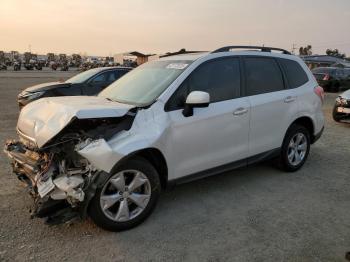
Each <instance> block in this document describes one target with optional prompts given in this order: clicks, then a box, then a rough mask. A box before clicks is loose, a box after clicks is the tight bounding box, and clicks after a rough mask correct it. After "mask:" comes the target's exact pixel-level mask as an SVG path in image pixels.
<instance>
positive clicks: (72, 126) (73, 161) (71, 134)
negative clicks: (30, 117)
mask: <svg viewBox="0 0 350 262" xmlns="http://www.w3.org/2000/svg"><path fill="white" fill-rule="evenodd" d="M134 115H135V113H132V112H129V113H127V114H126V115H124V116H121V117H110V118H96V119H78V118H73V119H72V120H71V122H70V123H69V124H68V125H67V126H66V127H64V128H63V129H62V130H61V131H60V132H59V133H58V134H57V135H56V136H55V137H53V138H52V139H51V140H50V141H48V142H47V143H46V144H44V145H43V146H41V147H38V146H37V145H36V143H35V140H34V139H31V138H30V137H28V136H26V135H25V134H23V133H21V132H20V130H18V131H19V132H18V133H19V137H20V139H19V140H8V141H7V142H6V144H5V148H4V151H5V153H6V154H7V155H8V157H9V158H10V161H11V165H12V168H13V173H14V174H15V175H16V176H17V178H18V179H19V180H21V181H22V182H24V183H25V184H26V185H27V186H28V189H29V192H30V195H31V196H32V197H33V199H34V204H33V208H32V209H31V215H32V217H41V218H46V222H48V223H49V224H59V223H62V222H67V221H69V220H71V219H73V218H76V217H81V218H84V217H85V216H86V212H87V207H88V204H89V202H90V200H91V199H92V198H93V196H94V192H95V189H96V183H97V181H98V179H100V178H101V177H103V174H102V175H101V173H104V172H102V171H101V170H99V169H97V168H96V167H94V166H93V165H92V164H91V163H90V162H89V161H88V160H87V159H86V158H84V157H83V156H82V155H81V154H79V152H78V151H79V150H80V149H81V148H82V147H83V146H84V145H88V144H90V143H91V141H95V140H96V139H105V140H108V139H110V138H111V137H112V136H113V135H115V134H117V133H119V132H120V131H122V130H128V129H129V128H130V127H131V125H132V121H133V119H134ZM105 175H106V174H105ZM97 177H99V178H98V179H97Z"/></svg>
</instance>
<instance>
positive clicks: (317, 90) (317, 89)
mask: <svg viewBox="0 0 350 262" xmlns="http://www.w3.org/2000/svg"><path fill="white" fill-rule="evenodd" d="M314 92H315V94H316V95H317V96H318V97H319V98H320V99H321V101H322V103H323V101H324V90H323V88H322V87H320V86H317V87H315V88H314Z"/></svg>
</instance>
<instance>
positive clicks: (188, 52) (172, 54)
mask: <svg viewBox="0 0 350 262" xmlns="http://www.w3.org/2000/svg"><path fill="white" fill-rule="evenodd" d="M204 52H207V51H187V50H186V49H181V50H179V51H177V52H173V53H171V52H168V53H166V54H164V55H160V56H159V57H168V56H175V55H183V54H196V53H204Z"/></svg>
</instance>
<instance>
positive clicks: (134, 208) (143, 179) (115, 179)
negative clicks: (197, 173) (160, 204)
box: [89, 158, 161, 231]
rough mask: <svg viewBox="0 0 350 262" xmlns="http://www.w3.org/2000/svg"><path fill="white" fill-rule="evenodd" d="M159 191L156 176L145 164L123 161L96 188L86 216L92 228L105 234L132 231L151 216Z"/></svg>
mask: <svg viewBox="0 0 350 262" xmlns="http://www.w3.org/2000/svg"><path fill="white" fill-rule="evenodd" d="M160 189H161V188H160V180H159V175H158V173H157V171H156V169H155V168H154V167H153V166H152V165H151V164H150V163H149V162H148V161H146V160H145V159H143V158H133V159H130V160H127V161H126V162H124V163H122V164H121V165H120V166H119V167H118V168H117V169H116V170H114V171H113V173H112V174H111V175H110V176H109V177H108V179H107V180H106V182H105V183H104V184H103V185H102V186H101V187H99V188H97V190H96V194H95V196H94V198H93V199H92V201H91V204H90V206H89V215H90V217H91V219H92V220H93V221H94V222H95V224H96V225H98V226H99V227H101V228H103V229H106V230H109V231H123V230H127V229H130V228H133V227H135V226H137V225H139V224H140V223H142V222H143V221H144V220H145V219H146V218H147V217H148V216H149V215H150V214H151V213H152V211H153V209H154V207H155V206H156V203H157V200H158V197H159V194H160Z"/></svg>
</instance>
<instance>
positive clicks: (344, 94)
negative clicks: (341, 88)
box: [340, 89, 350, 100]
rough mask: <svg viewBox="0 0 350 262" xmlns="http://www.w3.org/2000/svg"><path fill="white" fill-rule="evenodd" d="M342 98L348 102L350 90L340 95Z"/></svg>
mask: <svg viewBox="0 0 350 262" xmlns="http://www.w3.org/2000/svg"><path fill="white" fill-rule="evenodd" d="M340 96H341V97H342V98H345V99H348V100H350V89H349V90H347V91H345V92H344V93H342V94H341V95H340Z"/></svg>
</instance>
